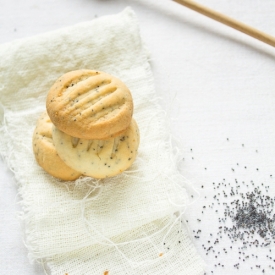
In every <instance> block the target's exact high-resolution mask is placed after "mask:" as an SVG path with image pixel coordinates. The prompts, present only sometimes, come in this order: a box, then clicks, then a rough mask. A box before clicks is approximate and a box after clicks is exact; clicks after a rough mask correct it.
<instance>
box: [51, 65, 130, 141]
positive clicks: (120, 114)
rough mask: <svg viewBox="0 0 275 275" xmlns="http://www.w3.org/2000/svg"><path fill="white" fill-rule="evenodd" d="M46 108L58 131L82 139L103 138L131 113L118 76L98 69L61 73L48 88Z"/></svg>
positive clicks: (119, 127)
mask: <svg viewBox="0 0 275 275" xmlns="http://www.w3.org/2000/svg"><path fill="white" fill-rule="evenodd" d="M46 107H47V111H48V114H49V116H50V119H51V121H52V122H53V124H54V125H55V126H56V127H57V128H58V129H60V130H61V131H62V132H64V133H66V134H68V135H70V136H73V137H77V138H83V139H106V138H110V137H114V136H116V135H118V134H119V133H121V132H122V131H124V130H125V129H126V128H127V127H128V126H129V125H130V123H131V118H132V114H133V100H132V95H131V93H130V91H129V89H128V88H127V86H126V85H125V84H124V83H123V82H122V81H121V80H119V79H118V78H115V77H114V76H112V75H109V74H107V73H105V72H101V71H93V70H77V71H72V72H68V73H66V74H64V75H63V76H61V77H60V78H59V79H58V80H57V81H56V82H55V83H54V85H53V86H52V87H51V89H50V91H49V93H48V96H47V102H46Z"/></svg>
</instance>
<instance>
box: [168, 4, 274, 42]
mask: <svg viewBox="0 0 275 275" xmlns="http://www.w3.org/2000/svg"><path fill="white" fill-rule="evenodd" d="M173 1H175V2H177V3H179V4H181V5H183V6H185V7H187V8H189V9H191V10H194V11H196V12H198V13H201V14H203V15H205V16H207V17H210V18H212V19H214V20H216V21H218V22H220V23H222V24H225V25H227V26H229V27H231V28H233V29H236V30H238V31H240V32H242V33H245V34H247V35H249V36H252V37H254V38H256V39H258V40H260V41H262V42H264V43H266V44H269V45H270V46H273V47H275V37H273V36H271V35H269V34H266V33H264V32H262V31H259V30H257V29H255V28H252V27H250V26H248V25H245V24H243V23H241V22H239V21H237V20H235V19H232V18H230V17H228V16H226V15H224V14H221V13H219V12H216V11H214V10H212V9H209V8H207V7H205V6H202V5H200V4H198V3H196V2H194V1H192V0H173Z"/></svg>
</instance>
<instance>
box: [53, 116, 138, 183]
mask: <svg viewBox="0 0 275 275" xmlns="http://www.w3.org/2000/svg"><path fill="white" fill-rule="evenodd" d="M139 139H140V138H139V129H138V125H137V123H136V121H135V120H134V119H132V121H131V124H130V126H129V127H128V128H127V129H126V130H125V131H123V132H122V133H121V134H120V135H118V136H116V137H113V138H109V139H104V140H96V139H79V138H76V137H72V136H69V135H67V134H66V133H64V132H62V131H61V130H59V129H58V128H57V127H55V126H53V141H54V144H55V148H56V150H57V152H58V154H59V156H60V157H61V158H62V159H63V161H64V162H66V164H67V165H69V166H70V167H72V168H73V169H74V170H76V171H79V172H80V173H82V174H83V175H85V176H90V177H93V178H98V179H102V178H108V177H113V176H115V175H118V174H120V173H122V172H123V171H125V170H126V169H128V168H129V167H130V166H131V165H132V163H133V162H134V160H135V158H136V155H137V151H138V146H139Z"/></svg>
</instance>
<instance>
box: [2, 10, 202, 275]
mask: <svg viewBox="0 0 275 275" xmlns="http://www.w3.org/2000/svg"><path fill="white" fill-rule="evenodd" d="M0 57H1V58H0V71H1V74H0V101H1V106H0V107H1V108H0V109H1V119H2V124H1V137H0V142H1V148H0V153H1V156H2V157H3V158H4V159H5V160H6V163H7V165H8V166H9V167H10V168H11V169H12V170H13V172H14V175H15V178H16V182H17V183H18V190H19V193H20V196H21V198H22V199H21V205H22V214H21V217H22V219H23V221H24V225H25V227H24V228H25V236H26V238H25V243H26V245H27V247H28V250H29V257H30V259H31V260H33V261H40V262H41V263H44V265H45V266H46V272H48V273H49V274H52V275H57V274H66V273H67V274H70V275H73V274H77V275H78V274H104V273H105V274H107V273H109V274H110V275H111V274H112V275H113V274H114V275H115V274H188V275H199V274H202V273H203V262H202V260H201V258H200V257H199V255H198V254H197V252H196V249H195V247H194V245H193V244H192V241H191V239H190V238H189V234H188V232H187V230H186V228H185V227H184V226H182V223H181V217H182V213H183V212H184V211H185V209H186V206H187V204H188V196H187V192H186V189H185V186H184V179H183V177H182V176H181V174H180V173H179V172H178V169H177V154H176V151H175V149H173V147H172V145H171V138H170V136H169V131H168V130H167V125H166V122H165V120H166V118H165V113H164V112H163V111H162V109H161V108H160V106H159V105H158V101H157V96H156V93H155V89H154V83H153V77H152V72H151V69H150V66H149V63H148V55H147V51H146V48H145V46H144V44H143V42H142V40H141V38H140V34H139V27H138V22H137V19H136V16H135V14H134V12H133V11H132V9H131V8H126V9H125V10H124V11H123V12H121V13H119V14H117V15H111V16H105V17H102V18H98V19H95V20H93V21H91V22H85V23H81V24H77V25H75V26H72V27H69V28H65V29H61V30H57V31H54V32H50V33H46V34H43V35H39V36H36V37H32V38H28V39H24V40H18V41H14V42H12V43H8V44H3V45H1V46H0ZM77 69H96V70H102V71H105V72H107V73H110V74H113V75H115V76H116V77H118V78H120V79H121V80H122V81H124V82H125V83H126V85H127V86H128V87H129V88H130V90H131V92H132V95H133V100H134V105H135V109H134V118H135V119H136V121H137V122H138V125H139V128H140V136H141V142H140V148H139V152H138V157H137V159H136V161H135V162H134V164H133V165H132V167H131V168H130V169H128V170H127V171H125V172H124V173H122V174H121V175H118V176H116V177H113V178H109V179H104V180H95V179H92V178H89V177H83V178H80V179H79V180H76V181H74V182H64V181H59V180H57V179H55V178H53V177H51V176H50V175H48V174H47V173H46V172H44V171H43V169H42V168H41V167H39V166H38V165H37V163H36V161H35V158H34V154H33V152H32V134H33V130H34V127H35V124H36V120H37V118H38V117H39V115H40V114H41V112H43V111H44V110H45V99H46V95H47V92H48V90H49V88H50V87H51V85H52V84H53V82H54V81H55V80H56V79H57V78H58V77H60V76H61V75H62V74H64V73H66V72H68V71H71V70H77ZM107 271H108V272H107Z"/></svg>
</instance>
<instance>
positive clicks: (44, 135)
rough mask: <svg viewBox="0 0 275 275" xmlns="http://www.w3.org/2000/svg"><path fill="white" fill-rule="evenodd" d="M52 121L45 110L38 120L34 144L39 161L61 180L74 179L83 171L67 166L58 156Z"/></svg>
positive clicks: (47, 170) (45, 168)
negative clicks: (53, 137)
mask: <svg viewBox="0 0 275 275" xmlns="http://www.w3.org/2000/svg"><path fill="white" fill-rule="evenodd" d="M52 126H53V124H52V122H51V120H50V118H49V116H48V114H47V112H46V111H45V112H44V113H42V114H41V116H40V117H39V119H38V121H37V125H36V128H35V130H34V133H33V139H32V145H33V152H34V155H35V158H36V161H37V163H38V164H39V165H40V166H41V167H42V168H43V169H44V170H45V171H46V172H48V173H49V174H50V175H52V176H54V177H56V178H59V179H61V180H67V181H72V180H75V179H77V178H79V177H80V176H81V173H79V172H77V171H75V170H74V169H72V168H70V167H69V166H67V165H66V164H65V163H64V162H63V160H61V158H60V157H59V156H58V154H57V151H56V149H55V147H54V144H53V140H52Z"/></svg>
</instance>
